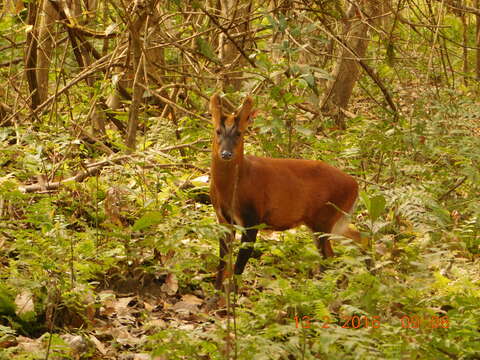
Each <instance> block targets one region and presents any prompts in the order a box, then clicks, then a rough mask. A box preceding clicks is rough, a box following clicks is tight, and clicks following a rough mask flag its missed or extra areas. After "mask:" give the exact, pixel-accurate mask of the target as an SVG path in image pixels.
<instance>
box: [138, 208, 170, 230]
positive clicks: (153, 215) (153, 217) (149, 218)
mask: <svg viewBox="0 0 480 360" xmlns="http://www.w3.org/2000/svg"><path fill="white" fill-rule="evenodd" d="M162 220H163V216H162V214H161V213H160V212H159V211H151V212H148V213H145V214H143V216H142V217H141V218H140V219H138V220H137V221H135V224H133V227H132V230H133V231H140V230H144V229H146V228H148V227H150V226H152V225H157V224H160V223H161V222H162Z"/></svg>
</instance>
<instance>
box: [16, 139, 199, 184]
mask: <svg viewBox="0 0 480 360" xmlns="http://www.w3.org/2000/svg"><path fill="white" fill-rule="evenodd" d="M205 141H206V140H205V139H198V140H195V141H192V142H190V143H187V144H180V145H174V146H168V147H165V148H163V149H160V150H159V151H162V152H163V151H170V150H174V149H179V148H184V147H188V146H192V145H194V144H197V143H200V142H205ZM142 156H144V154H141V153H137V154H134V155H132V154H130V155H120V156H116V157H112V158H109V159H105V160H102V161H98V162H94V163H90V164H84V167H85V170H83V171H80V172H79V173H78V174H76V175H75V176H72V177H69V178H67V179H64V180H60V181H55V182H49V181H48V180H45V179H43V180H40V181H39V182H37V183H35V184H31V185H21V186H19V190H20V191H21V192H23V193H33V192H47V191H52V190H58V189H59V188H60V187H61V186H62V185H63V184H66V183H68V182H72V181H74V182H82V181H83V180H85V179H86V178H87V177H90V176H94V175H97V174H98V173H99V172H100V170H101V169H102V168H103V167H105V166H107V165H112V164H119V163H121V162H123V161H124V160H127V159H130V160H133V158H135V157H142ZM174 167H179V168H188V169H195V170H198V171H200V172H206V170H205V169H202V168H200V167H198V166H196V165H193V164H185V163H170V164H157V163H155V162H154V161H149V164H148V165H147V166H146V168H161V169H163V168H174Z"/></svg>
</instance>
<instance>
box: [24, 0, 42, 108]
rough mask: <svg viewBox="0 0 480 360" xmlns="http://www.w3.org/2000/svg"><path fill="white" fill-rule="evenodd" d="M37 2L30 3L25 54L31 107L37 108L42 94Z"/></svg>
mask: <svg viewBox="0 0 480 360" xmlns="http://www.w3.org/2000/svg"><path fill="white" fill-rule="evenodd" d="M37 9H38V7H37V2H36V0H32V1H30V2H29V3H28V18H27V24H28V25H30V26H31V29H30V31H29V32H28V33H27V42H26V49H27V53H26V55H25V74H26V77H27V83H28V89H29V90H30V96H31V100H30V107H31V109H32V110H35V109H36V108H37V107H38V106H39V105H40V103H41V102H40V95H39V91H38V82H37V45H38V44H37V35H36V33H35V31H36V28H35V23H36V20H37Z"/></svg>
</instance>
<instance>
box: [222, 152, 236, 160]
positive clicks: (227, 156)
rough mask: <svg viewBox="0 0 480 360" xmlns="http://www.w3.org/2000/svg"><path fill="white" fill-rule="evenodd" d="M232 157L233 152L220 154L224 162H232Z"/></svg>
mask: <svg viewBox="0 0 480 360" xmlns="http://www.w3.org/2000/svg"><path fill="white" fill-rule="evenodd" d="M232 155H233V154H232V152H231V151H228V150H222V152H221V153H220V156H221V157H222V159H223V160H230V159H231V158H232Z"/></svg>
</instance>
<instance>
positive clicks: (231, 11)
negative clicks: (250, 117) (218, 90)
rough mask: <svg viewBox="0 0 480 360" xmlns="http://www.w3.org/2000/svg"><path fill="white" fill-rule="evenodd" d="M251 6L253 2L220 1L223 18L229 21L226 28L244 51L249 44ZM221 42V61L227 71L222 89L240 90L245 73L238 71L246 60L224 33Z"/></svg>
mask: <svg viewBox="0 0 480 360" xmlns="http://www.w3.org/2000/svg"><path fill="white" fill-rule="evenodd" d="M251 5H252V3H251V1H248V3H242V1H241V0H220V6H221V9H220V10H221V14H222V17H223V18H225V19H228V21H229V22H228V23H227V24H225V25H224V27H225V28H226V29H227V31H228V33H229V35H230V38H231V39H233V40H234V41H235V43H236V44H237V46H238V47H240V48H241V49H242V50H244V49H245V48H246V47H247V43H248V38H249V35H248V28H249V17H250V10H251ZM219 42H220V61H221V62H222V64H223V66H224V69H225V71H224V74H223V78H222V83H221V87H222V88H224V89H225V88H227V87H231V88H232V89H234V90H240V88H241V85H242V79H241V77H242V76H243V72H242V71H240V70H236V69H238V68H239V67H241V66H242V65H243V64H244V63H245V59H244V57H243V55H242V54H241V53H240V51H239V50H238V48H237V46H236V45H235V44H234V43H233V42H232V41H231V40H230V39H228V38H227V36H226V35H225V34H224V33H221V34H220V41H219Z"/></svg>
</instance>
